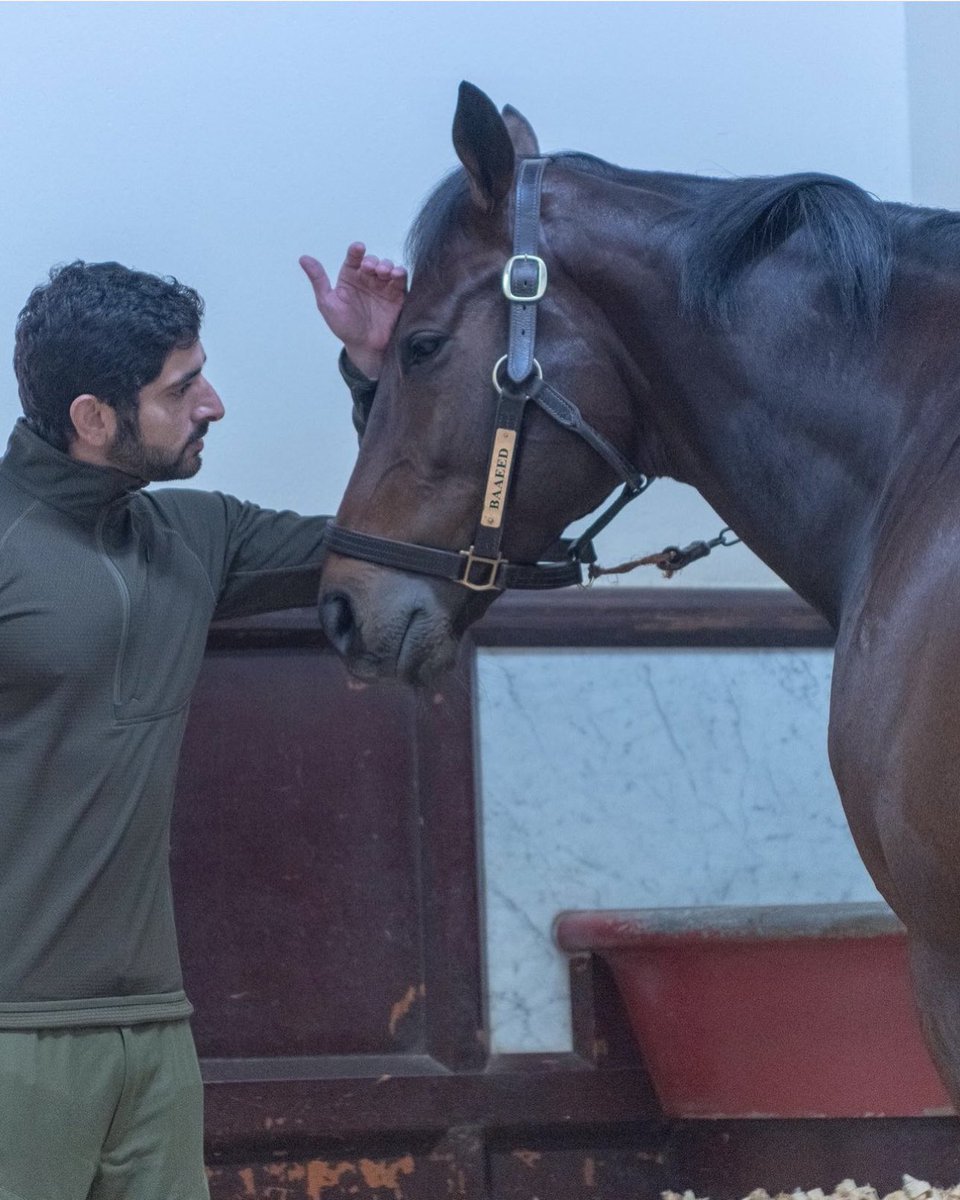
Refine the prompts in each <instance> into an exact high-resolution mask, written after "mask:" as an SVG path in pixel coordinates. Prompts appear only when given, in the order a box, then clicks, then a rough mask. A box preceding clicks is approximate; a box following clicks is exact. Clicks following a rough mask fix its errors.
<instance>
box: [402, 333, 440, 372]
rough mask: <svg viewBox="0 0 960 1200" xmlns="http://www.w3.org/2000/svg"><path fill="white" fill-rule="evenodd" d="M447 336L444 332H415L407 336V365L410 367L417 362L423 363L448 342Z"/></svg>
mask: <svg viewBox="0 0 960 1200" xmlns="http://www.w3.org/2000/svg"><path fill="white" fill-rule="evenodd" d="M446 340H447V339H446V337H445V335H444V334H442V333H415V334H412V335H411V336H410V337H409V338H407V341H406V344H405V345H404V354H403V357H404V359H405V365H406V366H408V367H413V366H416V365H417V363H422V362H424V361H426V359H428V358H430V357H431V356H432V355H434V354H436V352H437V351H438V350H439V349H440V347H441V346H442V345H443V344H444V342H446Z"/></svg>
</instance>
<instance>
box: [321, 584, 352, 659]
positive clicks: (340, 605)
mask: <svg viewBox="0 0 960 1200" xmlns="http://www.w3.org/2000/svg"><path fill="white" fill-rule="evenodd" d="M320 624H321V625H322V626H323V632H324V633H325V634H326V635H327V637H328V638H329V639H330V641H331V642H332V643H333V644H334V646H335V647H336V649H337V650H339V651H340V653H341V654H342V653H344V652H345V651H346V650H347V648H348V647H349V645H350V641H351V639H352V637H353V631H354V629H355V628H356V621H355V620H354V616H353V606H352V605H351V603H350V598H349V596H345V595H344V594H343V592H327V593H326V594H325V595H323V596H321V598H320Z"/></svg>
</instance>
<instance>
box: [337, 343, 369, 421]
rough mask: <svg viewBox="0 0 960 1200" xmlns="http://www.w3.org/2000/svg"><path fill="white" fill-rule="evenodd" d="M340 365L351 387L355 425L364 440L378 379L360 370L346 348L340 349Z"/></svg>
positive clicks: (345, 381) (342, 373)
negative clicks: (348, 355)
mask: <svg viewBox="0 0 960 1200" xmlns="http://www.w3.org/2000/svg"><path fill="white" fill-rule="evenodd" d="M338 365H339V367H340V375H341V376H342V378H343V381H344V383H345V384H346V385H347V387H348V388H349V389H350V395H351V396H352V397H353V426H354V428H355V429H356V431H357V437H358V438H359V439H360V440H361V441H362V440H363V431H364V430H365V429H366V427H367V420H368V419H369V417H370V409H371V407H372V406H373V397H374V395H375V394H376V390H377V381H376V380H375V379H368V378H367V377H366V375H364V374H363V372H362V371H359V370H358V369H357V368H356V367H355V366H354V365H353V363H352V362H351V361H350V359H349V358H347V352H346V350H341V351H340V360H339V364H338Z"/></svg>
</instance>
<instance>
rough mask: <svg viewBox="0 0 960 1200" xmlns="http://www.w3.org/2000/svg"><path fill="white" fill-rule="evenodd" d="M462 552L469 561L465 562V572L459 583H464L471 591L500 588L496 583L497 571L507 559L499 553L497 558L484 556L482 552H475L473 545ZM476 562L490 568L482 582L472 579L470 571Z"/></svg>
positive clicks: (487, 590) (489, 590)
mask: <svg viewBox="0 0 960 1200" xmlns="http://www.w3.org/2000/svg"><path fill="white" fill-rule="evenodd" d="M460 553H461V555H462V556H463V557H464V558H465V559H466V560H467V561H466V563H465V564H464V568H463V574H462V575H461V576H460V578H459V579H458V580H457V583H462V584H463V586H464V587H465V588H469V589H470V591H471V592H493V591H499V590H500V589H499V588H498V587H497V584H496V578H497V571H498V570H499V569H500V564H501V563H502V562H505V561H506V559H503V558H501V557H500V556H499V555H498V556H497V557H496V558H484V557H483V555H481V554H474V552H473V547H472V546H471V547H470V549H469V550H461V551H460ZM475 563H481V564H482V565H483V566H485V567H487V568H488V574H487V577H486V579H484V580H483V582H482V583H474V582H473V581H472V580H471V579H470V572H471V571H472V569H473V566H474V564H475Z"/></svg>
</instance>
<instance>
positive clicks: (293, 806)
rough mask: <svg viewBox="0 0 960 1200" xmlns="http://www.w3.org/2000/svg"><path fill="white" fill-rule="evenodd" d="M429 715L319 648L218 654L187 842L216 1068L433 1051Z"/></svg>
mask: <svg viewBox="0 0 960 1200" xmlns="http://www.w3.org/2000/svg"><path fill="white" fill-rule="evenodd" d="M415 705H416V700H415V697H414V696H413V694H412V693H410V692H408V691H405V690H402V689H390V688H386V689H383V688H369V687H366V686H364V685H361V684H357V683H355V682H352V681H349V680H348V678H347V676H346V674H345V672H344V671H343V669H342V668H341V666H340V664H339V662H338V661H337V660H336V659H334V657H333V656H332V655H330V654H327V653H321V652H320V651H319V650H318V649H317V648H314V647H311V646H306V647H298V648H289V649H258V650H250V649H247V650H244V651H243V652H242V653H235V652H233V651H231V650H229V649H224V650H212V651H209V652H208V655H207V660H206V663H205V665H204V669H203V672H202V675H201V678H200V682H199V686H198V688H197V691H196V694H195V697H194V702H193V708H192V714H191V719H190V724H189V728H188V731H187V735H186V739H185V745H184V751H183V758H182V763H183V767H182V770H181V777H180V784H179V792H178V799H177V811H176V817H175V829H174V840H173V844H174V851H173V875H174V890H175V895H176V896H177V907H178V924H179V928H180V937H181V952H182V958H183V966H184V973H185V978H186V983H187V989H188V994H189V995H190V997H191V999H192V1001H193V1003H194V1005H195V1007H196V1010H197V1011H196V1016H195V1018H194V1030H195V1034H196V1039H197V1044H198V1049H199V1052H200V1055H201V1057H214V1058H220V1057H229V1058H246V1057H258V1056H274V1055H356V1054H388V1053H396V1052H398V1051H404V1050H407V1051H409V1050H414V1049H416V1048H417V1047H420V1046H421V1045H422V1043H423V1041H424V1022H423V1003H422V1001H423V992H424V976H423V965H422V937H421V916H420V912H419V907H420V899H419V886H420V870H419V861H420V859H419V848H418V843H419V837H420V833H419V830H418V828H417V824H418V810H417V795H416V778H415V775H416V762H417V738H416V730H415Z"/></svg>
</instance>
